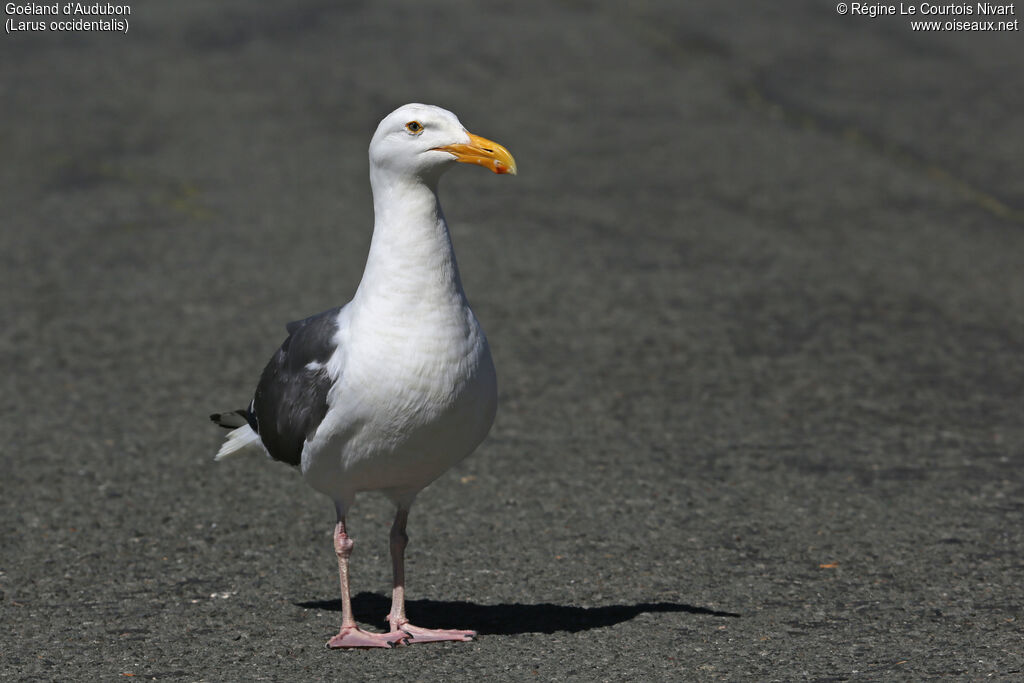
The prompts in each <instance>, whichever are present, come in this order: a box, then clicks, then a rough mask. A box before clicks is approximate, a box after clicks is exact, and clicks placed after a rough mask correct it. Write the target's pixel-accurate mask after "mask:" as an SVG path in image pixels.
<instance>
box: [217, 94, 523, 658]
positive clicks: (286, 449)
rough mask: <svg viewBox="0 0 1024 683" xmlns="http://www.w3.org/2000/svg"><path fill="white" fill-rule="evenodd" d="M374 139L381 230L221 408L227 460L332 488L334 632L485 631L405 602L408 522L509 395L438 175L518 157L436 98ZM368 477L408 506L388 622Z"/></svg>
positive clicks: (399, 534) (445, 635) (369, 639)
mask: <svg viewBox="0 0 1024 683" xmlns="http://www.w3.org/2000/svg"><path fill="white" fill-rule="evenodd" d="M369 154H370V186H371V188H372V190H373V211H374V225H373V238H372V240H371V244H370V250H369V254H368V256H367V259H366V267H365V269H364V271H363V277H362V280H361V281H360V283H359V287H358V288H357V290H356V293H355V295H354V296H353V297H352V300H351V301H350V302H348V303H347V304H346V305H344V306H339V307H337V308H332V309H330V310H328V311H324V312H323V313H320V314H318V315H314V316H311V317H309V318H306V319H304V320H299V321H297V322H293V323H290V324H289V325H288V326H287V331H288V337H287V338H286V339H285V340H284V343H283V344H281V348H280V349H278V351H277V352H276V353H275V354H274V356H273V358H271V360H270V362H269V363H268V364H267V366H266V368H265V369H264V370H263V374H262V376H261V377H260V381H259V384H258V385H257V387H256V394H255V397H254V398H253V399H252V401H251V402H250V403H249V406H248V408H244V409H241V410H235V411H231V412H226V413H215V414H213V415H211V416H210V419H211V420H213V421H214V422H215V423H217V424H219V425H220V426H222V427H226V428H230V429H232V431H231V432H229V433H228V435H227V437H226V439H225V441H224V443H223V445H222V446H221V448H220V451H219V452H218V453H217V455H216V458H215V459H216V460H220V459H222V458H224V457H226V456H229V455H234V454H239V453H245V452H256V453H259V452H262V453H265V454H267V455H269V456H270V457H271V458H273V459H275V460H280V461H283V462H285V463H288V464H289V465H292V466H294V467H298V468H300V470H301V472H302V476H303V478H304V479H305V481H306V483H308V484H309V485H310V486H311V487H312V488H313V489H315V490H316V491H319V492H320V493H323V494H324V495H326V496H329V497H330V498H331V500H333V501H334V506H335V509H336V511H337V515H338V521H337V524H336V525H335V528H334V550H335V553H336V554H337V556H338V575H339V579H340V583H341V630H340V631H339V632H338V634H337V635H336V636H334V637H333V638H331V639H330V640H329V641H328V642H327V647H330V648H350V647H394V646H395V645H406V644H412V643H424V642H431V641H466V640H472V638H473V637H474V636H475V635H476V633H475V632H474V631H467V630H458V629H428V628H421V627H419V626H414V625H413V624H411V623H410V622H409V619H408V618H407V617H406V614H405V548H406V544H407V543H408V535H407V534H406V522H407V520H408V518H409V509H410V507H411V506H412V503H413V500H414V499H415V498H416V495H417V494H418V493H419V492H420V491H422V490H423V488H424V487H426V486H427V485H428V484H430V482H432V481H433V480H434V479H436V478H437V477H439V476H440V475H441V474H443V473H444V472H445V471H446V470H447V469H448V468H450V467H451V466H452V465H455V464H456V463H458V462H459V461H461V460H462V459H463V458H465V457H466V456H468V455H469V454H470V453H472V452H473V451H474V450H475V449H476V447H477V446H478V445H479V444H480V442H482V441H483V439H484V437H486V436H487V432H488V431H489V430H490V428H491V424H492V423H493V421H494V415H495V411H496V408H497V378H496V375H495V371H494V363H493V362H492V360H491V352H490V349H489V347H488V345H487V338H486V337H485V336H484V331H483V329H482V328H481V326H480V323H479V322H478V321H477V319H476V316H475V315H473V311H472V310H471V309H470V307H469V302H468V301H467V300H466V293H465V292H464V291H463V288H462V281H461V279H460V278H459V269H458V267H457V265H456V263H455V251H454V249H453V247H452V241H451V235H450V234H449V231H448V224H447V222H446V221H445V217H444V213H442V211H441V204H440V201H439V200H438V194H437V192H438V183H439V181H440V179H441V176H442V174H443V173H444V172H445V171H446V170H448V169H449V168H451V167H452V166H453V165H454V164H455V163H456V162H462V163H467V164H476V165H479V166H483V167H484V168H487V169H490V170H491V171H493V172H494V173H508V174H512V175H515V173H516V162H515V160H514V159H513V158H512V155H511V154H510V153H509V152H508V150H507V149H505V148H504V147H502V146H501V145H499V144H498V143H496V142H492V141H491V140H488V139H486V138H482V137H479V136H477V135H473V134H472V133H470V132H468V131H467V130H466V129H465V128H464V127H463V126H462V124H461V123H460V122H459V119H458V118H457V117H456V116H455V114H453V113H452V112H450V111H447V110H445V109H441V108H440V107H435V106H430V105H424V104H407V105H405V106H402V107H399V108H398V109H396V110H395V111H393V112H391V113H390V114H388V115H387V116H386V117H385V118H384V119H383V120H382V121H381V122H380V125H379V126H377V130H376V132H375V133H374V135H373V138H372V139H371V140H370V150H369ZM362 491H380V492H382V493H383V494H384V495H385V496H387V497H388V498H389V499H390V500H391V501H392V502H393V503H394V504H395V507H396V513H395V519H394V523H393V524H392V526H391V533H390V548H391V562H392V571H393V575H394V583H393V588H392V602H391V611H390V613H389V614H388V616H387V621H388V624H389V625H390V631H389V632H388V633H374V632H370V631H365V630H363V629H361V628H359V626H357V624H356V622H355V619H354V617H353V615H352V600H351V596H350V591H349V557H350V556H351V554H352V547H353V541H352V538H351V537H350V536H349V535H348V531H347V527H346V515H347V514H348V512H349V510H350V509H351V508H352V505H353V503H354V502H355V497H356V494H357V493H359V492H362Z"/></svg>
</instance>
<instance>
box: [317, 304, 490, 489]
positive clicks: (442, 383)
mask: <svg viewBox="0 0 1024 683" xmlns="http://www.w3.org/2000/svg"><path fill="white" fill-rule="evenodd" d="M464 311H465V314H464V315H462V317H461V320H459V319H453V320H451V321H450V323H451V324H448V325H437V324H434V325H431V326H429V327H426V330H427V333H426V334H420V335H416V334H412V335H410V334H409V331H408V330H406V329H402V330H395V331H394V333H393V334H389V333H388V331H387V330H381V329H380V328H379V327H378V328H376V329H375V330H374V332H375V334H373V335H368V334H365V333H363V334H361V335H356V334H353V335H351V338H350V339H349V340H347V341H351V339H359V340H361V341H360V342H359V343H358V344H357V345H355V346H353V345H352V344H351V343H350V344H348V345H346V348H345V351H346V357H345V359H344V363H343V367H341V368H340V374H339V376H338V380H337V382H336V385H335V388H334V389H333V390H332V392H331V396H330V398H329V405H330V408H329V410H328V413H327V415H326V416H325V418H324V421H323V423H322V424H321V426H320V428H319V429H318V430H317V433H316V435H315V436H314V438H313V439H312V441H310V442H307V444H306V447H305V449H304V451H303V456H302V471H303V475H304V477H305V479H306V481H307V483H309V484H310V486H312V487H313V488H315V489H317V490H319V491H321V492H323V493H325V494H327V495H329V496H331V497H332V498H334V499H335V500H336V501H347V502H348V504H350V503H351V499H352V498H353V497H354V495H355V493H356V492H358V491H370V490H379V491H383V492H384V493H386V494H388V495H389V496H391V497H392V498H395V499H401V498H411V496H414V495H415V494H416V493H417V492H418V491H420V490H421V489H422V488H423V487H425V486H426V485H427V484H429V483H430V482H431V481H433V480H434V479H436V478H437V477H438V476H440V475H441V474H442V473H443V472H444V471H445V470H447V469H448V468H450V467H451V466H452V465H454V464H455V463H457V462H459V461H460V460H462V459H463V458H465V457H466V456H468V455H469V454H470V453H472V452H473V450H474V449H475V448H476V447H477V446H478V445H479V444H480V442H481V441H483V439H484V437H485V436H486V435H487V432H488V431H489V430H490V428H491V424H492V423H493V421H494V414H495V409H496V407H497V380H496V376H495V372H494V365H493V363H492V361H491V355H490V350H489V349H488V346H487V340H486V338H485V337H484V335H483V332H482V330H481V329H480V327H479V325H478V324H477V322H476V319H475V318H473V317H472V313H470V312H469V311H468V309H464ZM339 365H340V364H339Z"/></svg>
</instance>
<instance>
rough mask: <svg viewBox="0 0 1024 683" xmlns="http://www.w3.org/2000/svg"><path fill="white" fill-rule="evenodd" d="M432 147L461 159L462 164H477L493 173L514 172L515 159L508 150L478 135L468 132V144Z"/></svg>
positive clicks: (458, 159) (457, 159)
mask: <svg viewBox="0 0 1024 683" xmlns="http://www.w3.org/2000/svg"><path fill="white" fill-rule="evenodd" d="M434 149H436V150H438V151H441V152H448V153H449V154H451V155H452V156H454V157H455V160H456V161H461V162H462V163H464V164H477V165H478V166H483V167H484V168H489V169H491V170H492V171H494V172H495V173H509V174H511V175H515V174H516V160H515V159H513V158H512V155H511V154H509V151H508V150H507V149H505V148H504V147H502V146H501V145H499V144H498V143H497V142H494V141H493V140H488V139H487V138H482V137H480V136H479V135H473V134H472V133H470V134H469V144H468V145H461V144H460V145H445V146H444V147H435V148H434Z"/></svg>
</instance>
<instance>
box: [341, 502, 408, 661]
mask: <svg viewBox="0 0 1024 683" xmlns="http://www.w3.org/2000/svg"><path fill="white" fill-rule="evenodd" d="M352 546H353V543H352V539H351V538H349V537H348V534H346V533H345V518H344V516H339V517H338V525H337V526H336V527H334V552H335V553H337V555H338V577H339V579H340V580H341V630H340V631H339V632H338V635H336V636H334V637H333V638H331V639H330V640H329V641H327V647H394V646H395V645H396V644H401V643H402V642H403V641H404V640H405V639H406V638H408V636H407V635H406V634H404V633H402V632H400V631H399V632H397V633H396V632H394V629H392V632H391V633H369V632H367V631H364V630H362V629H361V628H359V627H358V626H356V620H355V617H354V616H353V615H352V597H351V594H350V592H349V585H348V558H349V556H351V555H352Z"/></svg>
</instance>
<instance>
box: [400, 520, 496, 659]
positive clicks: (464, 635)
mask: <svg viewBox="0 0 1024 683" xmlns="http://www.w3.org/2000/svg"><path fill="white" fill-rule="evenodd" d="M408 520H409V510H407V509H402V508H401V507H399V508H398V512H397V513H396V514H395V522H394V524H392V525H391V569H392V571H393V572H394V577H395V580H394V588H393V589H392V591H391V613H390V614H388V623H389V624H391V630H392V631H400V632H405V633H406V634H407V635H408V638H409V640H408V641H407V642H409V643H429V642H434V641H438V640H473V636H475V635H476V631H459V630H455V629H430V628H420V627H419V626H413V625H412V624H410V623H409V620H408V619H407V618H406V616H405V546H406V545H408V543H409V535H408V534H406V533H405V524H406V522H407V521H408Z"/></svg>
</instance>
